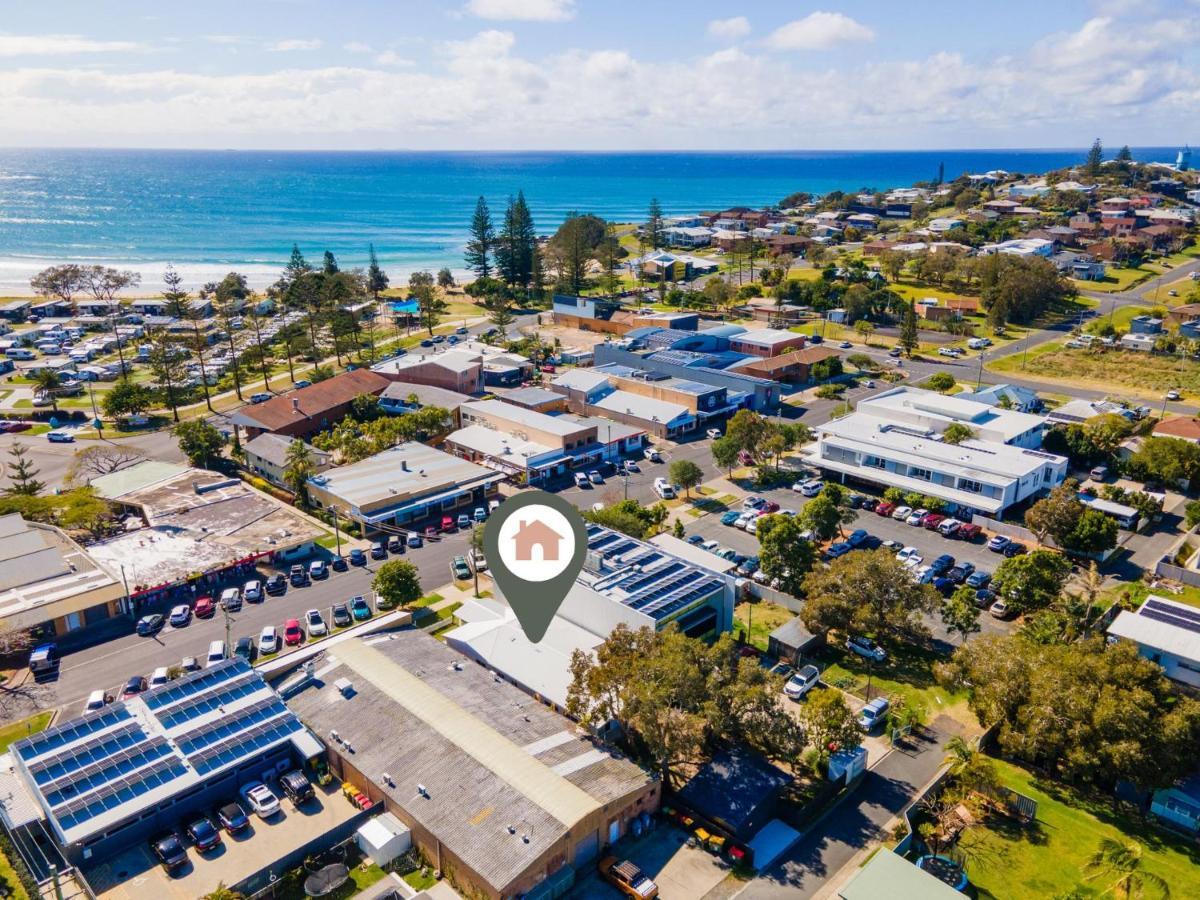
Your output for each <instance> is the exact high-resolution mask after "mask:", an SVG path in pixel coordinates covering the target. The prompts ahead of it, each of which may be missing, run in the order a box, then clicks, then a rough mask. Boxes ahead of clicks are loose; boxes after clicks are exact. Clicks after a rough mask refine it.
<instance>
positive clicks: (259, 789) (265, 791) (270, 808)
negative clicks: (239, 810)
mask: <svg viewBox="0 0 1200 900" xmlns="http://www.w3.org/2000/svg"><path fill="white" fill-rule="evenodd" d="M238 793H240V794H241V795H242V799H243V800H245V801H246V804H247V805H248V806H249V807H250V808H251V809H252V810H254V814H255V815H257V816H258V817H259V818H260V819H269V818H271V816H273V815H275V814H276V813H278V812H279V808H280V807H279V798H278V797H276V796H275V795H274V794H273V793H272V792H271V789H270V788H269V787H267V786H266V785H265V784H263V783H262V782H261V781H252V782H250V783H249V784H247V785H244V786H243V787H242V789H241V790H240V791H239V792H238Z"/></svg>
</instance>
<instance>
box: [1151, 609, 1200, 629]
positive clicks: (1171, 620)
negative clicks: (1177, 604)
mask: <svg viewBox="0 0 1200 900" xmlns="http://www.w3.org/2000/svg"><path fill="white" fill-rule="evenodd" d="M1138 615H1140V616H1141V617H1142V618H1144V619H1153V620H1154V621H1155V622H1163V623H1165V624H1167V625H1174V626H1175V627H1176V628H1182V629H1184V630H1185V631H1192V632H1195V633H1196V634H1200V622H1193V621H1192V620H1191V619H1185V618H1183V617H1182V616H1177V615H1174V614H1173V613H1169V612H1162V611H1161V610H1157V609H1143V610H1142V611H1141V612H1140V613H1138Z"/></svg>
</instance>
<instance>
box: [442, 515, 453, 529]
mask: <svg viewBox="0 0 1200 900" xmlns="http://www.w3.org/2000/svg"><path fill="white" fill-rule="evenodd" d="M454 529H455V525H454V516H442V531H453V530H454Z"/></svg>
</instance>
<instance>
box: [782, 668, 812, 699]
mask: <svg viewBox="0 0 1200 900" xmlns="http://www.w3.org/2000/svg"><path fill="white" fill-rule="evenodd" d="M820 680H821V672H820V670H818V669H817V667H816V666H803V667H802V668H801V669H800V670H799V671H798V672H796V673H795V674H794V675H793V676H792V677H791V678H789V679H788V680H787V684H785V685H784V686H783V693H784V695H785V696H787V698H788V699H789V700H799V699H800V698H801V697H803V696H804V695H805V694H807V693H808V692H809V691H811V690H812V689H813V688H814V687H816V685H817V682H819V681H820Z"/></svg>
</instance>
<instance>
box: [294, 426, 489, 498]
mask: <svg viewBox="0 0 1200 900" xmlns="http://www.w3.org/2000/svg"><path fill="white" fill-rule="evenodd" d="M405 465H407V468H405ZM489 477H490V478H498V477H500V476H498V475H497V474H496V473H495V472H493V471H492V470H491V469H485V468H484V467H483V466H477V465H476V464H475V463H473V462H468V461H467V460H465V459H459V458H458V457H457V456H453V455H451V454H449V453H443V452H442V451H441V450H435V449H433V448H432V447H428V446H426V445H425V444H421V443H418V442H416V441H410V442H408V443H405V444H400V445H398V446H396V447H392V448H390V449H388V450H384V451H383V452H382V453H377V454H375V455H374V456H368V457H367V458H366V459H364V460H361V461H359V462H356V463H354V464H353V465H349V466H337V467H335V468H333V469H328V470H326V471H325V472H322V473H321V474H320V475H314V476H313V477H312V478H311V479H310V481H312V483H313V484H316V485H317V486H318V487H320V488H322V489H324V490H326V491H328V492H329V493H330V494H332V495H334V496H335V497H339V498H341V499H342V500H343V501H344V502H346V503H348V504H350V505H351V506H359V507H361V506H367V505H369V504H371V503H375V502H377V501H379V500H383V499H387V498H388V497H389V496H395V497H396V499H397V501H399V500H400V499H401V498H402V497H405V496H410V497H414V498H415V497H422V496H425V495H427V494H431V493H434V492H437V491H443V490H446V489H447V488H452V487H458V486H462V485H465V484H468V483H471V482H474V481H477V480H480V479H484V478H489Z"/></svg>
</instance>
